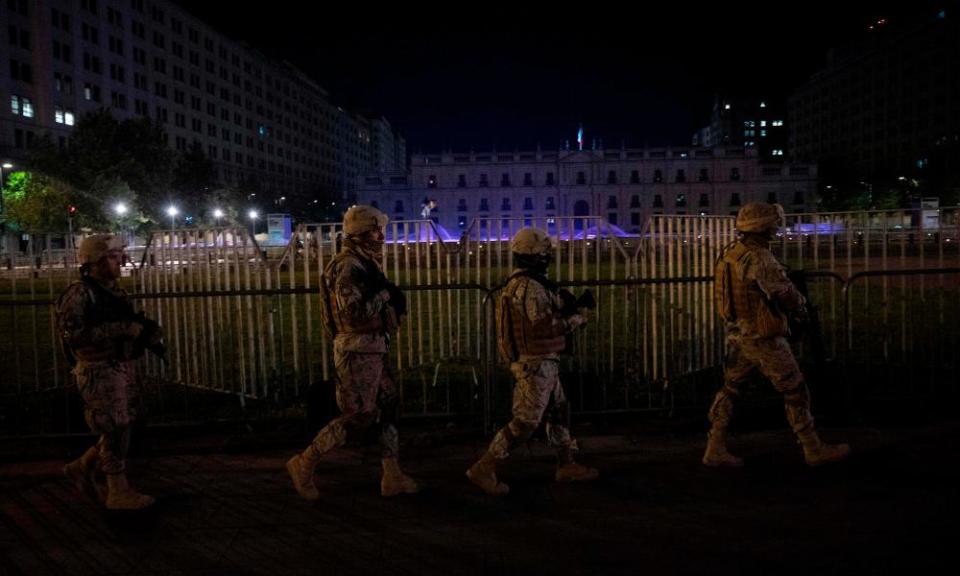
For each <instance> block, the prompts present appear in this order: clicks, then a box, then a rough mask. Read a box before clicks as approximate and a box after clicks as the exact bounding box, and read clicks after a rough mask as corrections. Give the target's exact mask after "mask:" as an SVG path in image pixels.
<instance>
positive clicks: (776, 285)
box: [703, 202, 850, 467]
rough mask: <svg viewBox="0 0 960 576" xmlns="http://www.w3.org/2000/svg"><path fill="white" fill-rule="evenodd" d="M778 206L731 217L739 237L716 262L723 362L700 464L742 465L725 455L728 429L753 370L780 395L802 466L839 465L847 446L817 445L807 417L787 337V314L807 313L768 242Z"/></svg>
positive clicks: (753, 206) (758, 206)
mask: <svg viewBox="0 0 960 576" xmlns="http://www.w3.org/2000/svg"><path fill="white" fill-rule="evenodd" d="M783 217H784V216H783V209H782V208H781V207H780V206H779V205H777V204H764V203H760V202H751V203H749V204H747V205H746V206H744V207H743V208H742V209H741V210H740V212H739V213H738V214H737V230H738V231H739V232H740V233H741V237H740V238H739V239H738V240H737V241H736V242H734V243H733V244H732V245H731V246H729V247H727V248H726V249H725V250H724V252H723V254H722V255H721V257H720V260H719V261H718V263H717V271H716V281H715V283H714V288H715V290H716V296H717V304H718V308H719V310H720V315H721V316H722V317H723V319H724V320H725V321H726V329H727V358H726V362H725V369H724V378H723V380H724V382H723V387H722V388H721V389H720V391H719V392H717V395H716V396H715V397H714V400H713V404H712V405H711V406H710V411H709V414H708V418H709V420H710V424H711V429H710V432H709V433H708V435H707V449H706V451H705V452H704V456H703V463H704V464H706V465H707V466H732V467H738V466H742V465H743V460H742V459H741V458H738V457H736V456H734V455H732V454H730V453H729V452H728V451H727V447H726V431H727V426H728V425H729V424H730V418H731V416H732V415H733V401H734V398H736V396H737V395H738V394H739V393H740V389H741V388H742V386H743V384H744V382H746V381H747V379H748V378H749V377H750V374H751V373H753V372H754V371H759V372H760V373H761V374H762V375H763V376H765V377H766V378H768V379H769V380H770V382H771V383H772V384H773V387H774V388H775V389H776V390H777V391H778V392H780V393H781V394H783V401H784V409H785V412H786V416H787V422H788V423H789V424H790V427H791V428H792V429H793V432H794V433H795V434H796V435H797V439H798V440H799V441H800V444H801V445H802V446H803V452H804V458H805V459H806V462H807V464H809V465H811V466H819V465H821V464H826V463H829V462H836V461H839V460H843V459H844V458H846V457H847V455H848V454H849V452H850V447H849V446H847V445H846V444H838V445H830V444H825V443H823V442H821V441H820V437H819V436H818V435H817V431H816V429H815V427H814V424H813V415H812V414H811V413H810V393H809V392H808V390H807V385H806V383H804V380H803V374H801V372H800V367H799V366H798V365H797V360H796V358H794V356H793V351H792V350H791V349H790V344H789V343H788V342H787V338H786V337H787V336H788V335H789V334H790V331H789V327H788V326H789V324H788V322H787V314H794V315H797V316H801V317H802V316H803V315H805V314H806V309H805V301H804V298H803V296H802V295H801V294H800V292H799V291H798V290H797V288H796V286H794V285H793V283H792V282H790V280H789V279H788V278H787V274H786V271H785V270H784V268H783V266H782V265H781V264H780V263H779V262H778V261H777V259H776V258H775V257H774V255H773V253H772V252H770V248H769V243H770V241H771V240H772V239H773V238H775V237H776V231H777V229H778V228H779V226H780V224H781V222H782V221H783Z"/></svg>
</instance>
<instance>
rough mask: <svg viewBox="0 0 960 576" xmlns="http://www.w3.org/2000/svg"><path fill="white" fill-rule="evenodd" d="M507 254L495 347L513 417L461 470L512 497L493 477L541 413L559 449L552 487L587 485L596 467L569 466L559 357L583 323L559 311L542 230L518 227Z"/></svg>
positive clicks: (573, 446)
mask: <svg viewBox="0 0 960 576" xmlns="http://www.w3.org/2000/svg"><path fill="white" fill-rule="evenodd" d="M510 249H511V251H512V252H513V254H514V256H515V257H516V261H517V265H518V269H517V270H514V272H513V274H511V277H510V279H509V281H508V282H507V285H506V286H504V288H503V290H502V291H501V292H500V296H499V297H498V299H497V312H496V322H497V346H498V347H499V349H500V354H501V356H503V357H504V358H505V359H508V360H510V361H511V364H510V370H511V371H512V372H513V377H514V379H515V381H516V383H515V385H514V389H513V418H512V419H511V420H510V422H509V423H508V424H507V425H506V426H504V427H503V428H501V429H500V430H499V431H497V433H496V435H495V436H494V437H493V440H492V441H491V442H490V446H489V448H488V449H487V450H486V452H484V454H483V456H481V457H480V459H479V460H477V462H476V463H474V464H473V466H471V467H470V468H469V469H468V470H467V478H469V479H470V481H471V482H473V483H474V484H475V485H476V486H477V487H479V488H480V489H481V490H483V491H484V492H486V493H487V494H490V495H493V496H502V495H505V494H508V493H509V492H510V487H509V486H507V485H506V484H504V483H503V482H500V481H499V480H498V479H497V474H496V468H497V463H498V462H499V461H502V460H504V459H506V458H507V457H508V456H509V455H510V452H511V451H512V450H514V449H515V448H516V447H517V446H519V445H521V444H523V443H524V442H526V441H527V440H529V439H530V437H531V436H532V435H533V433H534V432H535V431H536V429H537V427H538V426H539V425H540V421H541V419H542V418H543V416H544V413H545V412H546V411H547V409H548V408H549V409H550V415H549V417H548V421H547V426H546V428H547V442H548V443H549V444H550V445H551V446H555V447H556V448H557V471H556V474H555V476H554V478H555V479H556V480H557V481H558V482H577V481H584V480H593V479H594V478H596V477H597V476H598V475H599V472H597V470H596V469H594V468H589V467H587V466H582V465H580V464H578V463H577V462H575V461H574V459H573V456H574V454H575V452H576V451H577V443H576V441H575V440H573V439H572V438H571V437H570V430H569V429H568V428H567V426H566V420H567V415H568V410H569V408H568V405H567V399H566V396H564V394H563V387H562V386H561V385H560V376H559V372H560V361H559V353H560V352H562V351H563V350H564V348H565V347H566V338H565V335H566V334H567V332H570V331H572V330H574V329H576V328H577V327H578V326H580V325H582V324H583V323H585V322H586V320H585V319H584V317H583V316H581V315H580V314H579V313H577V312H575V311H567V312H565V310H564V300H563V298H562V297H561V295H560V293H559V291H558V289H557V287H556V286H555V285H554V284H553V283H552V282H550V281H549V280H547V278H546V271H547V268H548V267H549V265H550V262H551V261H552V257H553V256H552V255H553V241H552V240H551V239H550V236H549V235H548V234H547V233H546V232H544V231H543V230H539V229H537V228H523V229H522V230H520V231H519V232H517V234H516V235H515V236H514V237H513V239H512V240H511V242H510Z"/></svg>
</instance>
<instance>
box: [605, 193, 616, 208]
mask: <svg viewBox="0 0 960 576" xmlns="http://www.w3.org/2000/svg"><path fill="white" fill-rule="evenodd" d="M607 209H608V210H616V209H617V197H616V196H609V197H608V198H607Z"/></svg>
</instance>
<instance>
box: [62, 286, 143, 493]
mask: <svg viewBox="0 0 960 576" xmlns="http://www.w3.org/2000/svg"><path fill="white" fill-rule="evenodd" d="M87 282H96V280H92V279H86V280H84V281H78V282H74V283H73V284H71V285H70V287H69V288H67V290H66V292H64V294H63V296H61V298H60V300H59V302H58V305H57V317H58V321H59V329H60V331H61V334H62V336H63V338H64V340H65V341H66V343H67V344H68V345H69V347H70V348H71V350H72V353H73V354H74V356H75V357H76V360H77V364H76V366H75V367H74V369H73V374H74V375H75V376H76V381H77V389H78V390H79V392H80V395H81V397H82V398H83V401H84V404H85V409H84V415H85V417H86V421H87V425H89V426H90V430H92V431H93V432H95V433H97V434H99V435H100V438H99V440H98V442H97V456H98V462H99V466H100V469H101V470H102V471H103V472H104V473H105V474H119V473H121V472H123V471H124V469H125V461H126V455H127V450H128V448H129V445H130V428H131V426H132V425H133V423H134V421H135V420H136V417H137V409H138V406H139V390H138V388H137V386H136V383H135V381H134V367H133V359H134V346H133V341H134V339H135V338H136V336H137V335H138V334H139V333H140V326H139V325H137V324H136V323H135V322H131V321H127V320H116V319H110V318H109V316H110V311H109V310H102V309H101V308H102V306H101V304H100V303H98V302H97V301H96V297H95V293H94V292H93V290H92V289H91V288H90V287H89V286H87V284H86V283H87ZM103 289H104V290H108V291H110V292H111V293H112V294H113V295H114V296H115V297H116V298H118V299H119V300H121V301H124V302H128V300H127V295H126V292H124V291H123V289H121V288H120V287H118V286H116V285H115V284H113V285H109V286H103Z"/></svg>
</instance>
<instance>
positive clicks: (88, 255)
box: [77, 234, 124, 264]
mask: <svg viewBox="0 0 960 576" xmlns="http://www.w3.org/2000/svg"><path fill="white" fill-rule="evenodd" d="M123 247H124V246H123V240H121V239H120V237H118V236H114V235H113V234H94V235H92V236H87V237H86V238H84V239H83V241H82V242H80V249H79V250H78V251H77V258H78V259H79V260H80V264H96V263H97V262H98V261H99V260H100V259H101V258H103V257H105V256H106V255H107V254H108V253H109V252H110V251H112V250H123Z"/></svg>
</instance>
